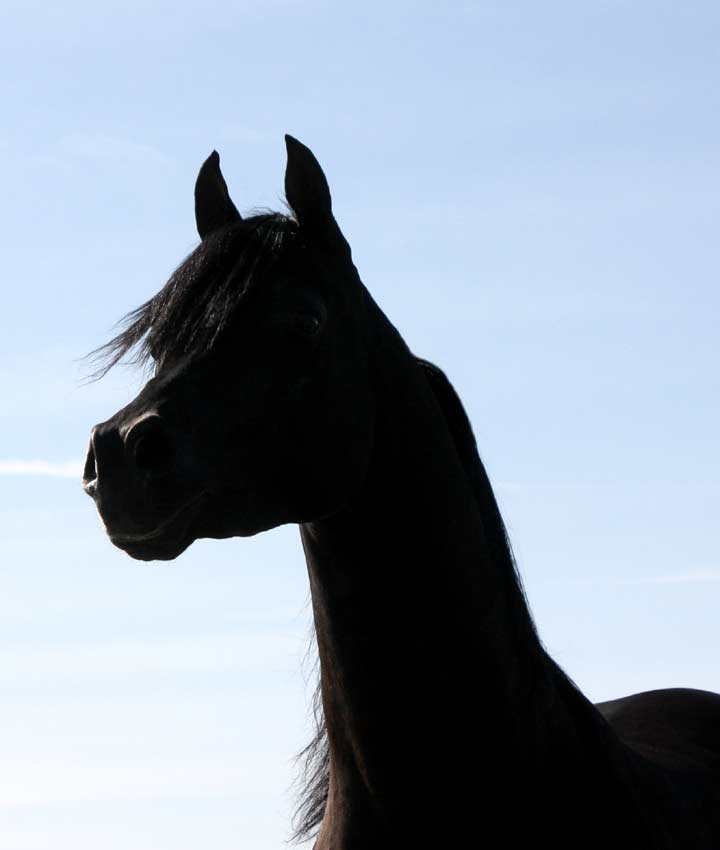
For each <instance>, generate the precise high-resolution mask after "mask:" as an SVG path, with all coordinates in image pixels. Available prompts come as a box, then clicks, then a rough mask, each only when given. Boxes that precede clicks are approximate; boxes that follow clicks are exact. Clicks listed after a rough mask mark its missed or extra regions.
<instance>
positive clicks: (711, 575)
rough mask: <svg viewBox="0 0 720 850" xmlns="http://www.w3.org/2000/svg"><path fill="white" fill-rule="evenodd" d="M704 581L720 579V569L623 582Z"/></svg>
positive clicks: (679, 582)
mask: <svg viewBox="0 0 720 850" xmlns="http://www.w3.org/2000/svg"><path fill="white" fill-rule="evenodd" d="M703 581H720V570H695V571H693V572H689V573H679V574H677V575H668V576H648V577H647V578H637V579H626V580H625V581H624V582H623V584H693V583H696V582H703Z"/></svg>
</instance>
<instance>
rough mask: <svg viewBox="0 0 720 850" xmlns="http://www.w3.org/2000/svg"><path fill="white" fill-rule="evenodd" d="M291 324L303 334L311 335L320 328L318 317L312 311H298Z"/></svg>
mask: <svg viewBox="0 0 720 850" xmlns="http://www.w3.org/2000/svg"><path fill="white" fill-rule="evenodd" d="M293 324H294V325H295V327H296V328H297V330H299V331H300V333H301V334H303V335H304V336H313V335H314V334H316V333H317V332H318V331H319V330H320V319H319V318H318V317H317V316H315V315H313V314H312V313H300V314H298V315H297V316H295V319H294V322H293Z"/></svg>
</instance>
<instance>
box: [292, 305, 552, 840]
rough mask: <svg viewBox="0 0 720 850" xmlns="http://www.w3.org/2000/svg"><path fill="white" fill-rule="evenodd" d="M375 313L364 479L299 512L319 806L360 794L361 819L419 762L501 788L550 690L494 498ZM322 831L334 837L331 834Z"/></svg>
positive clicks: (409, 780) (405, 783)
mask: <svg viewBox="0 0 720 850" xmlns="http://www.w3.org/2000/svg"><path fill="white" fill-rule="evenodd" d="M384 322H385V324H384V325H382V331H381V332H379V333H378V334H377V337H376V339H375V340H374V344H373V358H374V368H373V369H372V376H373V382H374V391H375V398H376V402H377V420H376V441H375V447H374V452H373V456H372V459H371V462H370V465H369V469H368V472H367V476H366V479H365V481H364V484H363V486H362V487H361V488H360V491H359V492H358V493H357V494H355V496H354V498H353V499H352V501H351V503H350V504H349V505H348V506H347V507H346V508H345V509H343V510H342V511H340V512H339V513H337V514H335V515H333V516H332V517H329V518H327V519H323V520H319V521H315V522H311V523H307V524H305V525H303V526H302V528H301V533H302V538H303V544H304V547H305V551H306V556H307V562H308V569H309V574H310V586H311V593H312V600H313V611H314V617H315V626H316V633H317V640H318V648H319V654H320V669H321V687H322V697H323V708H324V712H325V722H326V726H327V733H328V739H329V744H330V796H329V800H328V809H329V810H330V812H331V814H332V813H333V812H334V813H335V815H334V816H337V813H338V812H344V816H343V817H345V816H347V817H346V818H345V820H347V818H351V814H348V813H352V812H357V811H359V810H361V809H362V810H363V811H364V812H365V813H364V814H363V815H362V816H361V815H358V816H357V818H356V820H359V821H361V822H362V823H363V824H364V825H366V824H367V823H368V822H369V821H371V820H372V819H371V818H368V817H367V814H368V813H367V811H365V810H366V809H368V808H369V809H371V810H373V811H375V812H378V811H382V810H385V812H386V813H387V810H389V809H391V808H393V807H395V808H396V809H402V808H403V807H404V806H406V805H410V804H411V800H413V801H414V804H415V805H417V804H418V803H420V804H421V803H422V799H418V795H420V798H421V797H422V794H423V793H424V791H423V788H425V789H427V788H428V783H427V781H426V779H427V776H428V774H432V775H435V776H445V777H449V776H451V775H452V774H453V772H454V771H458V770H461V769H463V768H471V769H472V770H474V771H477V766H478V760H481V762H482V764H483V770H486V771H490V773H491V774H493V776H494V782H493V787H495V788H496V792H497V794H501V793H503V791H502V789H503V787H504V786H506V785H507V783H509V782H512V781H513V779H512V778H511V777H510V776H509V775H508V776H506V774H507V773H508V768H507V765H508V764H512V765H513V767H512V771H513V773H514V772H515V770H516V769H517V766H518V765H517V758H515V757H514V754H515V755H518V754H520V753H523V758H524V759H525V761H527V754H528V753H531V752H532V751H533V747H532V746H530V747H528V730H530V736H531V737H532V738H534V737H536V735H537V728H536V727H537V724H536V723H535V717H536V716H537V714H538V712H541V711H543V710H544V706H546V705H547V704H549V703H550V702H551V701H552V696H553V695H552V693H551V690H552V686H551V685H550V684H549V676H548V665H547V663H546V657H545V655H544V653H543V651H542V649H541V647H540V644H539V642H538V640H537V638H536V636H535V632H534V629H533V627H532V622H531V619H530V615H529V612H528V610H527V607H526V605H525V602H524V598H523V596H522V592H521V590H520V588H519V586H518V584H517V581H516V580H515V576H514V574H509V571H510V573H512V570H513V567H512V561H511V559H510V557H509V554H508V553H507V550H506V557H505V559H504V560H503V558H500V557H497V552H496V551H495V550H496V549H497V545H498V543H497V541H498V539H499V536H502V540H503V542H504V531H503V530H502V524H501V520H500V517H499V514H497V516H494V515H493V512H492V511H489V512H488V510H487V504H486V505H485V513H489V514H490V515H489V516H483V504H482V499H479V498H478V494H477V493H476V492H475V491H474V486H473V481H472V480H471V478H470V477H469V476H468V474H467V471H466V470H465V469H464V468H463V464H462V461H461V458H460V457H459V454H458V447H457V445H456V444H455V443H454V441H453V436H452V434H451V431H450V428H449V427H448V423H447V421H446V418H445V416H444V415H443V413H442V410H441V408H440V406H439V404H438V401H437V399H436V396H435V394H434V393H433V391H432V389H431V387H430V384H429V383H428V380H427V378H426V376H425V374H423V370H422V369H421V367H420V366H419V365H418V362H417V361H416V360H415V358H414V357H413V356H412V355H411V354H410V352H409V351H408V350H407V348H406V347H405V345H404V343H402V341H401V339H400V337H399V335H398V334H397V332H396V331H395V330H394V329H393V328H392V327H391V326H390V325H389V323H387V320H384ZM478 463H479V460H478ZM483 475H484V473H483ZM476 483H477V482H476ZM487 487H488V490H489V484H488V485H487ZM489 498H490V499H491V501H492V505H494V504H495V503H494V499H492V491H490V490H489ZM495 513H497V511H496V509H495ZM498 523H499V524H500V525H499V527H498ZM530 757H531V756H530ZM503 777H504V778H503ZM431 785H432V791H431V792H428V793H432V795H433V796H434V797H437V793H438V789H437V780H434V782H433V783H431ZM413 789H414V790H413ZM506 790H507V789H506ZM514 793H517V787H516V788H515V789H514ZM488 802H491V800H488ZM327 821H328V817H327V816H326V822H325V823H324V824H323V831H326V830H327V828H328V824H327ZM344 828H347V824H345V827H344ZM321 839H322V833H321ZM330 844H332V845H333V846H337V847H342V846H344V842H343V840H342V839H341V838H338V836H337V835H335V836H334V837H333V839H332V840H330V839H328V846H330ZM318 846H321V847H322V846H325V845H324V844H323V842H322V840H321V842H320V843H319V845H318Z"/></svg>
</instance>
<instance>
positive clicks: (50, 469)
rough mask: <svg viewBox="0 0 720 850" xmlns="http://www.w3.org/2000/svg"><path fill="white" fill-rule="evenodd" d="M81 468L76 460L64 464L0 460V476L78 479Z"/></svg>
mask: <svg viewBox="0 0 720 850" xmlns="http://www.w3.org/2000/svg"><path fill="white" fill-rule="evenodd" d="M82 468H83V465H82V463H81V462H80V461H76V460H71V461H66V462H65V463H58V462H56V461H50V460H0V475H43V476H46V477H47V476H49V477H51V478H75V479H79V478H80V476H81V475H82Z"/></svg>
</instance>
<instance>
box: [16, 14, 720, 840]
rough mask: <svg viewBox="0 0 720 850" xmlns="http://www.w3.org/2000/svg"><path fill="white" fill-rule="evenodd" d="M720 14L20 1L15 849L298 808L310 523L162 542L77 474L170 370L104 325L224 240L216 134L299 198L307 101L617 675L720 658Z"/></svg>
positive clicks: (351, 223) (547, 588)
mask: <svg viewBox="0 0 720 850" xmlns="http://www.w3.org/2000/svg"><path fill="white" fill-rule="evenodd" d="M719 37H720V10H718V7H717V4H714V3H710V2H693V3H686V4H679V3H677V2H661V0H656V2H652V3H650V2H644V0H633V2H621V0H615V1H614V2H613V0H607V2H587V3H571V2H557V0H551V2H546V3H542V4H538V3H531V2H510V3H489V2H488V3H470V2H458V3H451V4H442V5H441V4H437V3H428V2H395V3H390V4H388V3H376V2H366V3H363V4H361V5H360V6H357V7H356V8H351V7H350V6H349V5H348V4H337V3H335V4H330V3H327V2H312V1H311V2H303V3H302V4H299V3H295V2H292V0H265V2H263V3H258V2H255V1H254V0H248V2H238V3H230V4H228V3H227V2H225V3H218V2H213V0H211V2H208V3H204V4H202V6H201V5H200V4H199V3H186V2H182V0H180V2H173V3H169V2H158V3H152V4H151V3H139V2H128V0H124V2H122V3H120V2H106V3H102V4H98V3H92V4H91V3H87V2H66V3H64V4H60V5H55V6H48V5H47V4H45V3H38V2H23V3H20V2H10V3H6V5H5V14H4V22H3V27H2V31H1V32H0V55H1V56H2V60H0V61H1V62H2V63H3V69H2V70H3V73H2V74H0V90H1V92H2V103H3V110H2V124H1V129H0V154H1V155H2V156H1V157H0V162H1V163H2V165H1V166H0V167H1V168H2V182H3V187H4V203H2V204H0V223H1V224H2V230H3V233H4V236H5V239H4V242H3V245H4V251H3V253H4V256H3V278H4V281H5V285H4V286H3V301H4V303H3V308H4V309H3V310H2V312H0V382H1V384H2V386H1V388H2V398H3V404H2V406H0V428H1V429H2V431H1V432H2V437H3V439H2V451H1V452H0V532H1V533H0V576H1V578H2V593H1V594H0V633H1V634H2V642H1V643H0V695H1V696H2V699H0V765H2V769H1V771H0V835H2V846H3V850H47V847H48V841H49V840H50V839H52V845H53V848H55V850H71V848H72V850H90V848H92V850H95V848H97V847H98V846H102V847H103V848H104V850H120V848H122V850H127V848H128V847H132V848H133V850H170V848H172V850H190V848H193V849H195V848H199V847H206V846H212V847H214V848H215V850H230V848H236V847H253V848H256V850H266V848H268V850H269V848H277V847H278V846H282V842H283V840H284V839H286V838H287V837H288V834H289V815H290V810H291V803H292V794H291V793H290V785H291V780H292V776H293V769H292V762H291V757H292V754H293V753H294V752H296V751H298V750H299V749H301V747H302V746H303V744H304V742H305V738H306V736H307V728H308V724H307V711H306V706H307V698H308V696H309V690H310V687H311V683H309V684H307V685H306V683H305V681H304V679H303V673H302V658H303V655H304V652H305V647H306V639H307V632H308V626H309V612H308V610H307V606H306V601H307V584H306V578H305V572H304V563H303V560H302V557H301V552H300V546H299V541H298V536H297V531H296V529H293V528H283V529H279V530H277V531H275V532H272V533H270V534H266V535H263V536H261V537H259V538H257V539H253V540H245V541H223V542H208V541H204V542H201V543H198V544H196V545H194V546H193V547H192V548H191V549H190V550H189V551H188V552H187V553H186V554H184V555H183V556H182V557H181V558H180V559H179V560H178V561H176V562H173V563H170V564H162V565H158V564H141V563H136V562H133V561H131V560H130V559H128V558H127V557H126V556H124V555H123V554H122V553H120V552H119V551H116V550H114V549H113V548H112V547H111V546H110V544H109V543H108V542H107V541H106V540H105V539H104V537H103V535H102V532H101V529H100V526H99V522H98V520H97V518H96V517H95V515H94V511H93V507H92V505H91V503H90V502H89V500H88V499H87V498H86V497H84V495H83V494H82V492H81V491H80V488H79V482H78V475H77V470H78V467H79V464H80V461H81V459H82V457H83V454H84V451H85V446H86V441H87V437H88V433H89V429H90V426H91V425H92V424H93V423H95V422H97V421H99V420H102V419H104V418H106V417H107V416H108V415H110V414H112V413H113V412H114V411H115V410H116V409H118V408H119V407H120V406H121V405H122V404H124V403H125V402H126V401H127V400H128V399H129V398H131V397H132V396H133V395H134V394H135V392H136V391H137V389H138V388H139V386H140V382H141V378H140V376H138V375H136V374H133V373H132V372H131V371H118V372H117V373H115V374H113V375H111V376H109V377H108V378H107V379H105V380H104V381H103V382H101V383H98V384H94V385H90V386H82V385H81V383H80V379H81V377H82V367H81V365H80V364H79V363H78V358H79V357H81V356H82V355H83V354H84V353H85V352H87V351H88V350H90V349H91V348H93V347H95V346H97V345H98V344H100V343H102V342H103V341H105V339H106V338H107V336H108V334H109V332H110V331H111V328H112V325H113V323H114V322H115V321H116V320H117V319H119V318H120V317H121V316H122V315H123V314H124V313H125V312H127V311H128V310H129V309H131V308H133V307H134V306H136V305H138V304H139V303H140V302H141V301H143V300H145V299H146V298H147V297H149V296H150V295H151V294H152V293H154V292H155V291H156V290H157V289H158V288H159V286H160V285H161V284H162V283H163V282H164V280H165V279H166V277H167V275H168V274H169V272H170V271H171V270H172V268H173V267H174V266H175V265H176V264H177V263H178V262H179V261H180V259H181V258H182V257H183V256H184V255H185V254H186V253H187V252H189V251H190V250H191V249H192V248H193V247H194V245H195V244H196V235H195V230H194V221H193V207H192V187H193V182H194V179H195V175H196V173H197V169H198V167H199V165H200V163H201V162H202V160H203V159H204V158H205V157H206V156H207V154H208V153H209V152H210V150H212V148H214V147H216V148H218V150H219V151H220V153H221V157H222V164H223V169H224V172H225V175H226V177H227V180H228V183H229V185H230V187H231V192H232V194H233V197H234V199H235V201H236V203H237V205H238V206H239V207H240V208H241V209H251V208H254V207H263V206H270V207H276V208H277V207H278V206H280V204H281V198H282V180H283V171H284V146H283V133H285V132H291V133H293V134H294V135H296V136H297V137H298V138H300V139H302V140H303V141H305V142H306V143H307V144H309V145H310V146H311V147H312V148H313V149H314V151H315V152H316V154H317V155H318V157H319V159H320V160H321V162H322V163H323V165H324V167H325V170H326V172H327V174H328V177H329V179H330V184H331V187H332V190H333V195H334V204H335V209H336V212H337V217H338V219H339V221H340V223H341V225H342V226H343V228H344V230H345V233H346V235H347V236H348V238H349V240H350V242H351V244H352V245H353V249H354V256H355V258H356V261H357V264H358V266H359V269H360V272H361V275H362V276H363V279H364V280H365V282H366V284H367V285H368V287H369V288H370V290H371V291H372V292H373V294H374V295H375V297H376V298H377V300H378V301H379V302H380V304H381V305H382V306H383V308H384V309H385V310H386V312H387V313H388V315H389V316H390V317H391V319H392V320H393V321H394V322H395V324H396V325H397V326H398V327H399V328H400V329H401V331H402V332H403V334H404V335H405V337H406V339H407V340H408V342H409V344H410V345H411V347H412V348H413V349H414V350H415V351H416V353H418V354H420V355H423V356H425V357H428V358H430V359H433V360H435V361H436V362H437V363H438V364H439V365H441V366H442V367H443V368H444V369H445V370H446V372H447V373H448V375H449V376H450V378H451V380H453V382H454V383H455V386H456V387H457V389H458V391H459V393H460V395H461V397H462V398H463V400H464V402H465V404H466V407H467V409H468V413H469V414H470V417H471V419H472V421H473V424H474V427H475V432H476V435H477V438H478V443H479V446H480V449H481V453H482V455H483V457H484V459H485V462H486V465H487V467H488V470H489V473H490V475H491V478H492V480H493V482H494V484H495V487H496V491H497V493H498V497H499V500H500V502H501V506H502V508H503V512H504V516H505V518H506V521H507V524H508V527H509V529H510V533H511V537H512V540H513V543H514V546H515V550H516V553H517V555H518V560H519V563H520V568H521V571H522V573H523V576H524V578H525V582H526V585H527V589H528V593H529V597H530V601H531V604H532V607H533V610H534V612H535V615H536V617H537V620H538V624H539V627H540V631H541V634H542V636H543V637H544V639H545V641H546V643H547V645H548V647H549V649H550V650H551V652H552V653H553V655H554V656H555V657H556V658H557V659H558V660H559V662H560V663H561V664H562V665H563V666H564V667H565V669H566V670H567V671H568V673H570V675H572V676H573V677H574V678H575V679H576V681H577V682H578V683H579V684H580V685H581V687H582V688H583V689H584V690H585V691H586V693H587V694H588V695H589V696H591V697H592V698H594V699H603V698H611V697H615V696H619V695H622V694H625V693H630V692H633V691H639V690H643V689H647V688H652V687H663V686H673V685H687V686H694V687H703V688H708V689H712V690H720V670H719V669H718V664H717V648H718V643H719V642H720V620H719V619H718V616H717V611H718V603H719V601H720V555H719V554H718V546H717V533H716V530H717V506H718V495H719V485H718V482H719V481H720V452H719V451H718V442H717V435H718V433H719V432H720V403H719V402H718V398H719V395H718V389H719V386H718V384H719V379H718V335H717V327H718V313H719V311H720V295H719V294H718V285H717V269H718V244H720V243H719V242H718V239H717V226H718V224H717V223H718V220H719V219H720V215H719V213H720V202H719V200H718V199H719V198H720V180H719V179H718V174H719V170H718V165H720V155H719V153H718V150H719V146H718V142H719V141H720V118H719V117H718V116H720V109H719V108H718V107H719V105H720V104H719V103H718V101H719V100H720V95H719V94H718V92H720V86H719V85H718V84H719V83H720V80H719V79H718V76H719V74H718V65H717V44H718V40H719ZM310 679H311V677H310Z"/></svg>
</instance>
